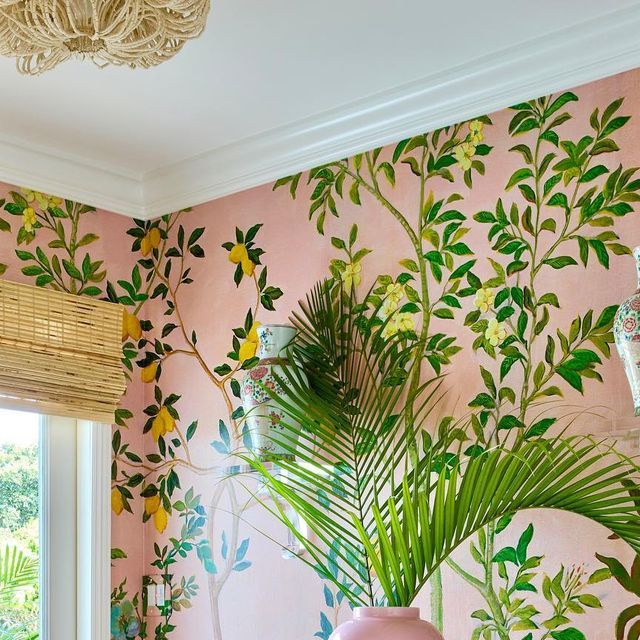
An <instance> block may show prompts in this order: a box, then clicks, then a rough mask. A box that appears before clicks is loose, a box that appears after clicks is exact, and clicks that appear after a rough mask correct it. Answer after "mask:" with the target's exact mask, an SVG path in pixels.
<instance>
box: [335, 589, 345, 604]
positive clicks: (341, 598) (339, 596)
mask: <svg viewBox="0 0 640 640" xmlns="http://www.w3.org/2000/svg"><path fill="white" fill-rule="evenodd" d="M336 600H337V601H338V604H342V601H343V600H344V593H342V591H338V593H337V595H336Z"/></svg>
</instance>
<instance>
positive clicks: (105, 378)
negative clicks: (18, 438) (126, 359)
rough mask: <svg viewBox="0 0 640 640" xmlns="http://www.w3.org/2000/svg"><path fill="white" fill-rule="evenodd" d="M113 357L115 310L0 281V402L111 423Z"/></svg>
mask: <svg viewBox="0 0 640 640" xmlns="http://www.w3.org/2000/svg"><path fill="white" fill-rule="evenodd" d="M121 355H122V307H120V306H119V305H116V304H111V303H109V302H103V301H101V300H94V299H92V298H88V297H86V296H76V295H72V294H68V293H62V292H59V291H53V290H52V289H43V288H40V287H33V286H30V285H25V284H16V283H14V282H8V281H7V280H0V402H3V403H5V404H7V405H11V406H14V407H16V408H24V409H29V410H31V411H38V412H39V413H43V414H53V415H65V416H72V417H76V418H85V419H88V420H95V421H98V422H108V423H111V422H113V419H114V418H113V416H114V412H115V409H116V407H117V405H118V403H119V401H120V398H121V396H122V394H123V393H124V390H125V378H124V372H123V370H122V365H121V362H120V358H121Z"/></svg>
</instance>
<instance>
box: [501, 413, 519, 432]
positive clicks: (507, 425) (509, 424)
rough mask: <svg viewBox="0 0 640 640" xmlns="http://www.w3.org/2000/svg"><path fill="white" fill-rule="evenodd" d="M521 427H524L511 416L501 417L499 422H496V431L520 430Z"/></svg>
mask: <svg viewBox="0 0 640 640" xmlns="http://www.w3.org/2000/svg"><path fill="white" fill-rule="evenodd" d="M522 427H524V425H523V424H522V422H521V421H520V420H518V418H516V417H515V416H511V415H507V416H502V418H500V421H499V422H498V430H504V429H521V428H522Z"/></svg>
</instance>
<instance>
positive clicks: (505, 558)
mask: <svg viewBox="0 0 640 640" xmlns="http://www.w3.org/2000/svg"><path fill="white" fill-rule="evenodd" d="M491 562H496V563H497V562H511V563H513V564H515V565H517V564H518V559H517V556H516V550H515V549H514V548H513V547H504V549H500V551H498V553H496V554H495V555H494V556H493V558H492V559H491Z"/></svg>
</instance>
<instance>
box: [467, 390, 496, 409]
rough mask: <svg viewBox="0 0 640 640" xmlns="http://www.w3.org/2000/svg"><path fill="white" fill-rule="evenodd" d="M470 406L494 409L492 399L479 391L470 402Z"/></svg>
mask: <svg viewBox="0 0 640 640" xmlns="http://www.w3.org/2000/svg"><path fill="white" fill-rule="evenodd" d="M469 406H470V407H484V408H485V409H495V408H496V403H495V401H494V399H493V398H492V397H491V396H490V395H489V394H487V393H479V394H478V395H477V396H476V397H475V398H474V399H473V400H472V401H471V402H470V403H469Z"/></svg>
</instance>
